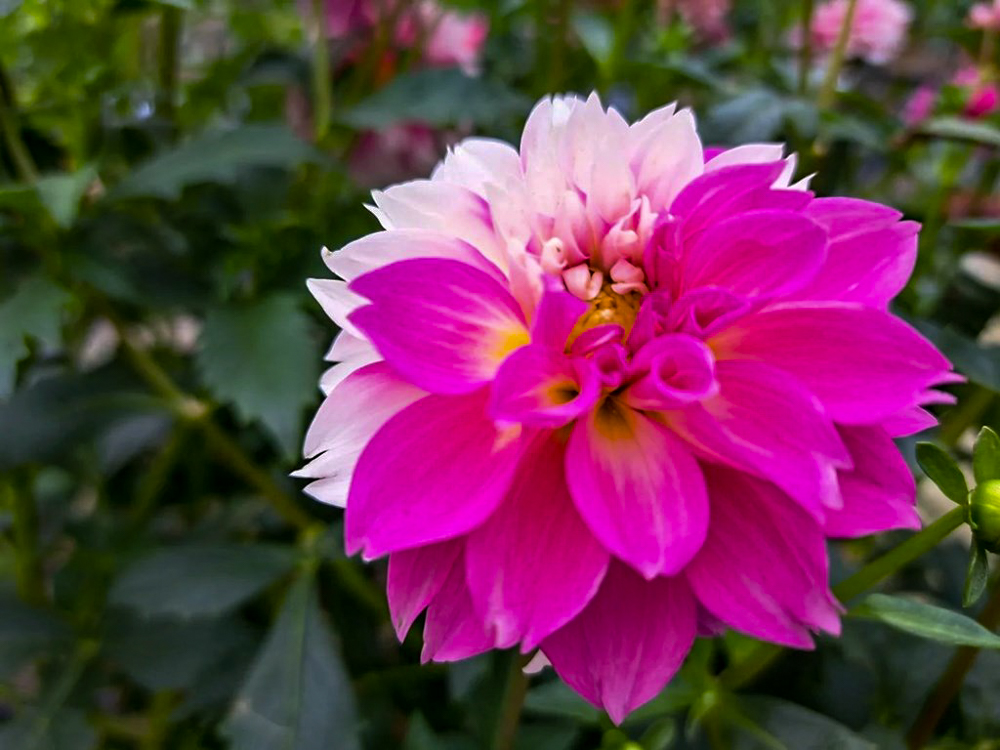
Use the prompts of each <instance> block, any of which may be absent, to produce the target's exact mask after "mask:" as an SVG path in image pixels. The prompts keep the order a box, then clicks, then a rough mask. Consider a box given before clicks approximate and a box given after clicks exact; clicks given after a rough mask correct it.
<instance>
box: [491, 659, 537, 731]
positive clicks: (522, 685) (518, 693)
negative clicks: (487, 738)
mask: <svg viewBox="0 0 1000 750" xmlns="http://www.w3.org/2000/svg"><path fill="white" fill-rule="evenodd" d="M509 657H510V670H509V672H508V674H507V684H506V686H505V688H504V697H503V705H502V706H501V709H500V716H499V717H498V721H497V728H496V732H495V733H494V735H493V744H492V745H491V748H492V750H513V748H514V741H515V740H516V739H517V728H518V726H519V724H520V722H521V709H522V708H523V706H524V698H525V696H526V695H527V694H528V680H529V678H528V675H526V674H525V673H524V665H525V660H524V659H523V658H522V657H521V655H520V654H518V653H517V652H516V651H515V652H511V653H510V654H509Z"/></svg>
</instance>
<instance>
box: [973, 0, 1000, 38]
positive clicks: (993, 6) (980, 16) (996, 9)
mask: <svg viewBox="0 0 1000 750" xmlns="http://www.w3.org/2000/svg"><path fill="white" fill-rule="evenodd" d="M967 21H968V24H969V26H971V27H972V28H974V29H984V30H985V29H988V30H990V31H1000V0H993V2H992V3H976V4H975V5H973V6H972V8H971V9H970V10H969V17H968V19H967Z"/></svg>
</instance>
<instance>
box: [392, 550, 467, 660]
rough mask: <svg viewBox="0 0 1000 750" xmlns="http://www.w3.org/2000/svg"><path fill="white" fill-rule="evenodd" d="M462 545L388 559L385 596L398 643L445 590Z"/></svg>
mask: <svg viewBox="0 0 1000 750" xmlns="http://www.w3.org/2000/svg"><path fill="white" fill-rule="evenodd" d="M463 545H464V542H463V541H459V540H454V539H453V540H449V541H447V542H439V543H438V544H428V545H426V546H424V547H416V548H415V549H411V550H402V551H401V552H394V553H393V554H391V555H389V574H388V579H387V581H386V595H387V597H388V599H389V614H390V616H391V617H392V625H393V627H394V628H395V629H396V635H397V636H398V637H399V640H401V641H402V640H403V639H404V638H405V637H406V634H407V633H408V632H409V630H410V627H411V626H412V625H413V621H414V620H416V619H417V617H418V616H419V615H420V613H421V612H423V611H424V610H425V609H426V608H427V605H428V604H430V603H431V600H432V599H433V598H434V597H435V596H436V595H437V593H438V592H439V591H440V590H441V587H442V586H444V584H445V581H447V580H448V576H449V574H450V573H451V570H452V568H453V567H454V565H455V561H456V560H458V558H459V556H460V555H461V554H462V548H463ZM459 570H461V567H460V568H459Z"/></svg>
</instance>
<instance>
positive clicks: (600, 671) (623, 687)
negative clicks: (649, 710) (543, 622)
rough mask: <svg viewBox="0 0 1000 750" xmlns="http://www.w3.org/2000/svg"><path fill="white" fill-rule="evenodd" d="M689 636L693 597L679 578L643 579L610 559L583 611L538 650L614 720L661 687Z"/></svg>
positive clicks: (680, 658)
mask: <svg viewBox="0 0 1000 750" xmlns="http://www.w3.org/2000/svg"><path fill="white" fill-rule="evenodd" d="M694 637H695V602H694V599H693V597H692V596H691V591H690V589H689V588H688V586H687V584H686V583H685V582H684V579H683V578H662V577H658V578H654V579H653V580H651V581H646V580H643V579H642V578H641V577H639V576H638V575H636V574H635V573H634V572H633V571H632V570H631V569H630V568H628V567H627V566H625V565H623V564H621V563H618V562H612V563H611V565H610V567H609V568H608V574H607V576H605V578H604V583H603V584H602V585H601V588H600V590H599V591H598V592H597V595H596V596H595V597H594V598H593V599H592V600H591V602H590V604H589V605H587V608H586V609H584V610H583V612H581V613H580V614H579V615H578V616H577V617H576V618H575V619H574V620H572V621H571V622H570V623H569V624H568V625H566V626H565V627H563V628H562V629H561V630H559V631H557V632H556V633H554V634H553V635H551V636H549V637H548V638H547V639H546V640H545V641H544V642H543V643H542V651H543V652H544V653H545V655H546V656H547V657H548V658H549V660H550V661H551V662H552V666H553V667H554V668H555V670H556V672H558V673H559V676H560V677H562V679H563V680H565V681H566V683H567V684H568V685H569V686H570V687H572V688H573V689H574V690H576V691H577V692H578V693H579V694H580V695H582V696H583V697H584V698H586V699H587V700H588V701H590V702H591V703H593V704H594V705H595V706H599V707H602V708H604V709H605V710H606V711H607V712H608V714H610V716H611V720H612V721H614V722H615V723H616V724H620V723H621V722H622V720H623V719H624V718H625V717H626V716H627V715H628V714H629V712H631V711H633V710H635V709H636V708H638V707H639V706H641V705H642V704H643V703H646V702H647V701H649V700H651V699H652V698H654V697H655V696H656V695H657V694H658V693H659V692H660V691H661V690H662V689H663V688H664V687H665V686H666V684H667V683H668V682H669V681H670V678H671V677H673V676H674V674H675V673H676V672H677V670H678V669H679V668H680V666H681V664H682V663H683V662H684V657H685V656H687V653H688V651H690V650H691V646H692V645H693V643H694Z"/></svg>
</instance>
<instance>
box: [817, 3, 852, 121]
mask: <svg viewBox="0 0 1000 750" xmlns="http://www.w3.org/2000/svg"><path fill="white" fill-rule="evenodd" d="M857 9H858V0H848V5H847V13H846V14H845V15H844V24H843V25H842V26H841V27H840V35H839V36H838V37H837V44H836V46H835V47H834V48H833V54H831V56H830V64H829V65H828V66H827V69H826V76H825V77H824V78H823V85H822V87H821V88H820V90H819V97H818V98H817V99H816V104H817V106H818V107H819V109H820V111H823V110H826V109H829V108H830V107H831V105H833V102H834V100H835V99H836V98H837V81H838V80H839V79H840V70H841V68H843V67H844V60H845V59H846V58H847V43H848V42H849V41H850V39H851V28H852V27H853V26H854V13H855V11H856V10H857Z"/></svg>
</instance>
